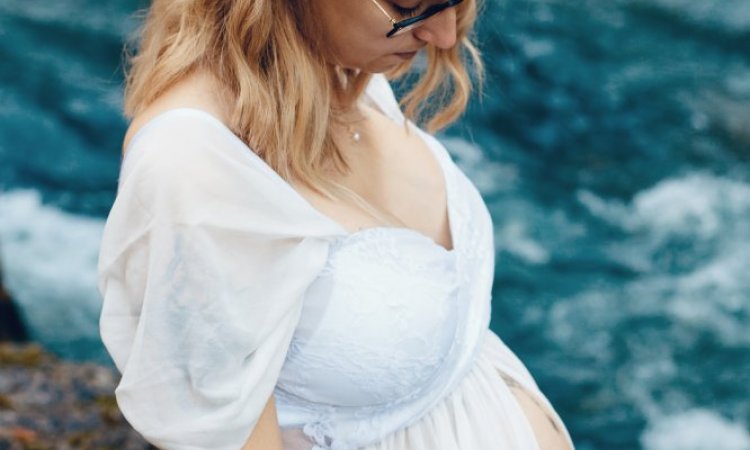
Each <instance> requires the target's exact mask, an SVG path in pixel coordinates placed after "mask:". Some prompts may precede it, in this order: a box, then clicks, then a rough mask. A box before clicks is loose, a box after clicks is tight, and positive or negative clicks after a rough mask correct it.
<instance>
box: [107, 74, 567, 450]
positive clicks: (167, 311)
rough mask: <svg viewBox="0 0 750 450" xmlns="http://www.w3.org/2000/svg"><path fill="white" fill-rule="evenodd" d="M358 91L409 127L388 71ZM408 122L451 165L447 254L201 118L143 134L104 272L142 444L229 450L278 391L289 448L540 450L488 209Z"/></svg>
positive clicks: (197, 114) (124, 173)
mask: <svg viewBox="0 0 750 450" xmlns="http://www.w3.org/2000/svg"><path fill="white" fill-rule="evenodd" d="M366 95H367V98H368V99H369V101H371V102H372V103H374V104H375V105H376V106H377V107H378V108H379V109H381V111H383V112H384V113H386V114H387V115H388V116H389V117H391V118H392V119H393V120H395V121H397V122H398V123H402V124H403V123H404V120H405V119H404V117H403V115H401V112H400V110H399V108H398V104H397V103H396V100H395V98H394V97H393V93H392V91H391V89H390V86H389V85H388V82H387V80H386V79H385V78H384V77H383V76H382V75H378V76H375V77H374V78H373V80H372V82H371V83H370V85H369V86H368V89H367V92H366ZM408 126H410V127H411V128H412V129H413V130H414V132H416V133H419V134H420V136H421V137H422V138H423V139H424V140H425V142H426V143H427V145H428V147H429V148H430V150H431V152H432V153H433V154H434V156H435V157H436V158H437V160H438V162H439V164H440V167H441V169H442V173H443V175H444V180H445V187H446V192H447V194H448V195H447V197H448V215H449V221H450V227H451V236H452V239H453V241H452V242H453V247H454V248H453V250H451V251H447V250H445V249H444V248H443V247H441V246H439V245H437V244H436V243H435V242H434V241H432V239H430V238H429V237H427V236H424V235H422V234H420V233H419V232H417V231H415V230H410V229H407V228H387V227H375V228H368V229H365V230H361V231H358V232H355V233H350V232H348V231H347V230H345V229H344V228H343V227H341V226H340V225H339V224H337V223H336V222H334V221H333V220H331V219H329V218H328V217H326V216H325V215H323V214H321V213H320V212H318V211H317V210H316V209H315V208H313V207H312V206H311V205H310V204H309V203H308V202H307V201H306V200H305V199H304V198H303V197H302V196H301V195H299V194H298V193H297V192H296V191H295V190H294V189H293V188H292V187H291V186H290V185H289V184H287V183H286V182H285V181H284V180H283V179H282V178H281V177H279V176H278V174H276V173H275V172H274V171H273V170H272V169H271V168H270V167H269V166H268V165H266V164H265V163H264V162H263V160H262V159H260V158H259V157H258V156H257V155H256V154H255V153H253V152H252V151H251V150H250V149H248V148H247V147H246V146H245V144H244V143H242V141H240V140H239V139H238V138H237V137H236V136H234V135H233V134H232V133H231V132H230V131H229V130H228V129H227V128H226V127H225V126H224V125H223V124H221V122H219V121H218V120H217V119H215V118H214V117H212V116H210V115H208V114H207V113H205V112H202V111H199V110H194V109H175V110H171V111H168V112H166V113H163V114H162V115H160V116H159V117H157V118H155V119H153V120H152V121H151V122H150V123H148V124H147V125H145V126H144V127H143V128H142V129H141V130H140V131H139V133H138V134H137V135H136V136H135V137H134V139H133V140H132V142H131V145H130V148H129V149H128V151H127V155H126V158H125V160H124V162H123V165H122V169H121V176H120V181H119V189H118V196H117V199H116V201H115V204H114V206H113V208H112V211H111V213H110V216H109V218H108V220H107V224H106V227H105V233H104V239H103V243H102V249H101V253H100V260H99V289H100V292H101V294H102V296H103V298H104V305H103V310H102V315H101V322H100V326H101V334H102V339H103V342H104V344H105V346H106V348H107V350H108V351H109V352H110V354H111V355H112V357H113V360H114V361H115V364H116V365H117V367H118V369H119V370H120V372H121V373H122V380H121V381H120V384H119V385H118V387H117V389H116V391H115V394H116V398H117V401H118V405H119V406H120V409H121V410H122V412H123V414H124V415H125V417H126V418H127V420H128V421H129V422H130V423H131V424H132V425H133V427H134V428H135V429H136V430H137V431H139V432H140V433H142V434H143V435H144V437H146V438H147V439H148V440H149V441H150V442H152V443H154V444H155V445H157V446H159V447H161V448H164V449H169V450H171V449H175V450H192V449H221V450H225V449H226V450H230V449H231V450H237V449H239V448H240V447H241V446H242V444H243V443H244V442H245V441H246V440H247V438H248V436H249V434H250V433H251V431H252V430H253V428H254V426H255V423H256V422H257V420H258V417H259V416H260V413H261V411H262V410H263V407H264V405H265V403H266V401H267V399H268V397H269V396H270V395H271V394H272V393H274V394H275V397H276V401H277V412H278V417H279V423H280V426H281V427H282V434H283V436H284V440H285V450H312V449H315V450H322V449H326V450H351V449H357V448H362V449H367V450H421V449H425V450H426V449H430V450H447V449H461V450H489V449H519V450H520V449H523V450H535V449H538V445H537V443H536V441H535V439H534V435H533V433H532V430H531V428H530V426H529V424H528V422H527V421H526V419H525V417H524V415H523V413H522V411H521V410H520V408H519V406H518V403H517V402H516V401H515V400H514V397H513V395H512V394H511V392H510V389H509V382H513V383H518V384H520V385H522V386H523V387H524V388H525V389H527V390H528V391H529V392H531V393H532V394H533V395H534V396H535V397H536V398H538V399H539V400H540V401H541V402H543V404H544V405H545V406H546V407H547V408H548V410H549V411H550V412H552V411H553V410H552V408H551V405H549V402H547V400H546V398H545V397H544V395H542V393H541V392H539V390H538V388H537V386H536V384H535V383H534V381H533V378H532V377H531V375H530V374H529V373H528V371H527V370H526V369H525V367H524V366H523V364H522V363H521V362H520V361H519V360H518V358H516V357H515V355H514V354H513V353H512V352H511V351H510V350H509V349H508V348H507V347H506V346H505V345H504V344H503V343H502V341H501V340H500V339H499V338H498V337H497V336H496V335H495V334H494V333H492V332H491V331H490V330H489V329H488V326H489V317H490V291H491V287H492V278H493V274H494V247H493V240H492V223H491V220H490V216H489V213H488V212H487V209H486V206H485V204H484V202H483V201H482V199H481V197H480V195H479V193H478V192H477V190H476V188H475V187H474V185H473V184H472V183H471V182H470V181H469V180H468V179H467V178H466V177H465V176H464V174H463V173H462V172H461V171H460V170H459V169H458V167H457V166H456V165H455V164H454V163H453V161H452V160H451V157H450V156H449V154H448V153H447V152H446V151H445V149H444V148H443V147H442V145H441V144H440V143H439V142H438V141H437V140H435V139H434V138H433V137H432V136H430V135H428V134H426V133H423V132H422V131H421V130H419V129H418V128H416V127H414V126H413V125H411V124H408ZM555 417H556V416H555ZM556 421H557V422H558V424H559V426H560V427H561V432H562V433H563V434H564V438H565V439H566V440H567V441H568V442H570V440H569V437H568V435H567V432H566V431H565V429H564V427H563V426H562V423H561V422H560V421H559V418H557V417H556ZM571 447H572V443H571Z"/></svg>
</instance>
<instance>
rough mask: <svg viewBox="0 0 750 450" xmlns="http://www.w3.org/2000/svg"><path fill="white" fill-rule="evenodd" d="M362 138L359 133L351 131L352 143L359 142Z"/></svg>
mask: <svg viewBox="0 0 750 450" xmlns="http://www.w3.org/2000/svg"><path fill="white" fill-rule="evenodd" d="M361 138H362V135H361V134H359V131H352V139H353V140H354V142H359V140H360V139H361Z"/></svg>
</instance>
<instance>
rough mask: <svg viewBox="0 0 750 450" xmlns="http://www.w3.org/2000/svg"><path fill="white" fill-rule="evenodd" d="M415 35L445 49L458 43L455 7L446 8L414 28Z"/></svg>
mask: <svg viewBox="0 0 750 450" xmlns="http://www.w3.org/2000/svg"><path fill="white" fill-rule="evenodd" d="M414 37H416V38H417V39H419V40H420V41H423V42H426V43H428V44H432V45H434V46H435V47H438V48H442V49H445V50H447V49H449V48H451V47H453V46H454V45H456V10H455V8H448V9H445V10H443V11H440V12H439V13H438V14H435V15H434V16H432V17H430V18H429V19H427V20H425V21H424V23H423V24H422V26H420V27H418V28H417V29H415V30H414Z"/></svg>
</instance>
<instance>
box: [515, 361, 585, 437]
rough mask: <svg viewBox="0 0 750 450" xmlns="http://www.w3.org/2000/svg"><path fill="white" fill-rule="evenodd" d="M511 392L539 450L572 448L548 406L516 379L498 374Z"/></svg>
mask: <svg viewBox="0 0 750 450" xmlns="http://www.w3.org/2000/svg"><path fill="white" fill-rule="evenodd" d="M500 375H501V376H502V377H503V379H504V380H505V382H506V383H507V385H508V387H509V388H510V390H511V392H512V393H513V395H514V396H515V398H516V401H517V402H518V405H519V406H520V407H521V409H522V410H523V412H524V414H525V415H526V418H527V419H528V421H529V424H530V425H531V428H532V430H533V431H534V436H535V438H536V441H537V443H538V444H539V448H540V449H541V450H573V449H572V448H571V447H570V445H568V441H567V439H566V437H565V435H564V433H563V431H562V429H561V426H560V425H558V422H557V420H555V417H554V415H553V413H552V412H551V411H549V408H547V407H545V406H544V405H542V404H541V403H540V402H539V401H538V400H537V399H536V398H534V396H533V395H532V394H531V393H530V392H528V391H527V390H526V389H525V388H524V387H523V386H521V384H519V383H518V382H517V381H516V380H514V379H512V378H510V377H508V376H506V375H504V374H502V373H501V374H500Z"/></svg>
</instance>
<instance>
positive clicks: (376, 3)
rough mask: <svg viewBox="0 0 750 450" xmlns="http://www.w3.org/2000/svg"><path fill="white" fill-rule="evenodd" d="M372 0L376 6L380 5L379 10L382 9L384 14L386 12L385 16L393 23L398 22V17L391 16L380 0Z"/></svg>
mask: <svg viewBox="0 0 750 450" xmlns="http://www.w3.org/2000/svg"><path fill="white" fill-rule="evenodd" d="M370 1H371V2H372V3H374V4H375V6H377V7H378V9H379V10H380V11H381V12H382V13H383V14H385V16H386V17H387V18H388V20H390V21H391V23H392V24H394V25H395V24H396V19H394V18H393V17H391V15H390V14H388V11H386V10H385V8H383V6H382V5H381V4H380V2H378V1H377V0H370Z"/></svg>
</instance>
